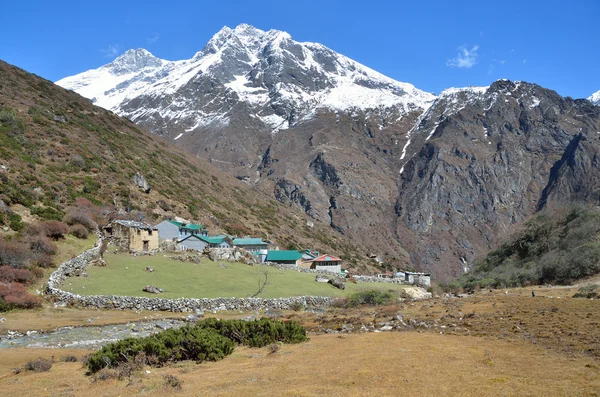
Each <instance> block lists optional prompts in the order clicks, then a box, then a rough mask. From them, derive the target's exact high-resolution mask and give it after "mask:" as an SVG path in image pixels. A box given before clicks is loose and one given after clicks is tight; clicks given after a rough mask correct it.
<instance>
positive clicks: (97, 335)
mask: <svg viewBox="0 0 600 397" xmlns="http://www.w3.org/2000/svg"><path fill="white" fill-rule="evenodd" d="M189 319H190V320H195V319H197V316H195V315H190V316H189ZM186 323H187V321H184V320H153V321H138V322H130V323H126V324H116V325H103V326H81V327H62V328H58V329H56V330H55V331H52V332H38V331H28V332H26V333H19V332H11V331H9V333H8V334H7V335H2V336H0V349H5V348H15V347H21V348H23V347H25V348H81V349H97V348H100V347H102V346H104V345H106V344H108V343H111V342H115V341H118V340H121V339H125V338H129V337H134V338H141V337H144V336H149V335H152V334H155V333H157V332H160V331H164V330H166V329H170V328H180V327H182V326H184V325H185V324H186Z"/></svg>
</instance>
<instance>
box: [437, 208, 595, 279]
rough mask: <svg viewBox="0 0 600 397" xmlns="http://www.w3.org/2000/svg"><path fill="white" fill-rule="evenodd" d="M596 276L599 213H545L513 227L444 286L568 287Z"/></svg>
mask: <svg viewBox="0 0 600 397" xmlns="http://www.w3.org/2000/svg"><path fill="white" fill-rule="evenodd" d="M598 273H600V209H599V208H598V207H573V208H570V209H561V210H546V211H543V212H541V213H539V214H538V215H536V216H534V217H533V218H531V219H530V220H529V221H527V222H525V223H524V224H523V225H521V226H520V227H519V230H518V231H516V232H515V233H513V234H512V235H511V236H510V237H509V238H507V239H506V241H505V242H504V243H503V244H501V245H500V246H499V247H498V248H497V249H495V250H493V251H491V252H490V253H489V254H488V255H487V256H486V257H485V258H483V259H482V260H480V261H478V262H477V264H476V265H475V267H474V269H473V271H471V272H470V273H468V274H466V275H464V276H462V277H461V278H459V279H458V281H456V282H453V283H450V284H448V286H449V287H451V288H453V289H456V288H460V287H463V288H465V289H467V290H473V289H475V288H478V287H479V288H488V287H491V288H502V287H518V286H527V285H537V284H562V285H567V284H571V283H573V282H574V281H576V280H579V279H583V278H586V277H590V276H593V275H596V274H598Z"/></svg>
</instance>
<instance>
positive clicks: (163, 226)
mask: <svg viewBox="0 0 600 397" xmlns="http://www.w3.org/2000/svg"><path fill="white" fill-rule="evenodd" d="M154 227H156V228H157V229H158V238H159V239H160V240H173V239H177V240H178V241H179V240H182V239H184V238H186V237H188V236H208V231H207V230H206V228H205V227H204V226H203V225H199V224H195V223H184V222H177V221H172V220H164V221H162V222H161V223H159V224H157V225H155V226H154Z"/></svg>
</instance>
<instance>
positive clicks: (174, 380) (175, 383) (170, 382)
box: [163, 375, 183, 390]
mask: <svg viewBox="0 0 600 397" xmlns="http://www.w3.org/2000/svg"><path fill="white" fill-rule="evenodd" d="M163 379H164V380H165V385H167V386H170V387H172V388H173V389H177V390H181V384H182V383H183V381H182V380H181V379H179V378H178V377H176V376H175V375H163Z"/></svg>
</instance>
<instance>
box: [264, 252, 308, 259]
mask: <svg viewBox="0 0 600 397" xmlns="http://www.w3.org/2000/svg"><path fill="white" fill-rule="evenodd" d="M300 258H302V253H300V252H298V251H297V250H289V251H288V250H277V251H269V252H267V259H266V260H267V261H297V260H298V259H300Z"/></svg>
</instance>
